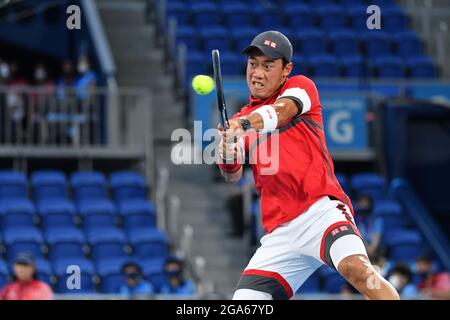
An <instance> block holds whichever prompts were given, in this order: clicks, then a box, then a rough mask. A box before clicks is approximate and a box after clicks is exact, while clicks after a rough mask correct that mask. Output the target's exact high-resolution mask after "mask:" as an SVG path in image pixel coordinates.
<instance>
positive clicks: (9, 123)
mask: <svg viewBox="0 0 450 320" xmlns="http://www.w3.org/2000/svg"><path fill="white" fill-rule="evenodd" d="M0 78H1V80H0V85H1V84H3V85H7V86H8V92H7V93H5V95H4V97H3V98H2V99H4V106H5V109H4V110H2V123H1V126H2V128H3V130H4V132H3V137H4V139H2V140H3V141H5V142H7V143H20V142H23V139H24V136H25V135H24V128H25V125H26V118H25V112H26V95H25V93H24V92H23V88H24V87H25V86H26V85H27V82H26V81H25V80H24V79H21V78H19V77H18V65H17V63H16V62H12V63H7V62H5V61H2V62H1V63H0ZM2 103H3V102H2Z"/></svg>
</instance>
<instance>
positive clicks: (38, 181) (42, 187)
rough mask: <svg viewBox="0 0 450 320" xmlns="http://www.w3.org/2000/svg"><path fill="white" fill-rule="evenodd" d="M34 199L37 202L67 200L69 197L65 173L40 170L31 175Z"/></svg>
mask: <svg viewBox="0 0 450 320" xmlns="http://www.w3.org/2000/svg"><path fill="white" fill-rule="evenodd" d="M31 185H32V187H33V197H34V199H35V200H36V201H38V202H39V201H42V200H44V199H65V198H66V197H67V179H66V176H65V175H64V173H63V172H61V171H56V170H39V171H35V172H33V174H32V175H31Z"/></svg>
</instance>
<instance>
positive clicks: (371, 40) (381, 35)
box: [359, 30, 391, 59]
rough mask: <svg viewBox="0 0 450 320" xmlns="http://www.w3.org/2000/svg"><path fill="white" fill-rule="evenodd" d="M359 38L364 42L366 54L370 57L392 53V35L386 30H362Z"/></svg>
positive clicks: (375, 57) (374, 57)
mask: <svg viewBox="0 0 450 320" xmlns="http://www.w3.org/2000/svg"><path fill="white" fill-rule="evenodd" d="M359 38H360V41H361V42H362V43H364V46H365V50H366V55H367V57H368V58H369V59H377V58H379V57H384V56H389V55H391V42H390V37H389V35H388V34H387V33H385V32H384V31H370V30H366V31H364V32H361V34H360V36H359Z"/></svg>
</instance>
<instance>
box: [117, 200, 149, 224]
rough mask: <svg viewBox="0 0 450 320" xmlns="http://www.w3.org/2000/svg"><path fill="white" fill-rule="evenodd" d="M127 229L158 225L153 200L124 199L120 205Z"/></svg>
mask: <svg viewBox="0 0 450 320" xmlns="http://www.w3.org/2000/svg"><path fill="white" fill-rule="evenodd" d="M119 212H120V214H121V215H122V219H123V225H124V227H125V230H131V229H135V228H140V227H144V228H152V227H155V226H156V209H155V206H154V204H153V203H152V202H150V201H146V200H129V201H123V202H122V203H121V204H120V206H119Z"/></svg>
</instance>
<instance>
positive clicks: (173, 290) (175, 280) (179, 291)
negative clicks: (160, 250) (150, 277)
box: [160, 257, 195, 295]
mask: <svg viewBox="0 0 450 320" xmlns="http://www.w3.org/2000/svg"><path fill="white" fill-rule="evenodd" d="M183 269H184V266H183V262H182V261H181V260H179V259H178V258H176V257H170V258H168V259H167V260H166V263H165V265H164V272H165V274H166V277H167V284H166V285H164V286H163V287H162V288H161V290H160V291H161V293H162V294H175V295H192V294H194V293H195V286H194V283H193V282H192V281H191V280H188V279H185V278H184V275H183V273H184V270H183Z"/></svg>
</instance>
